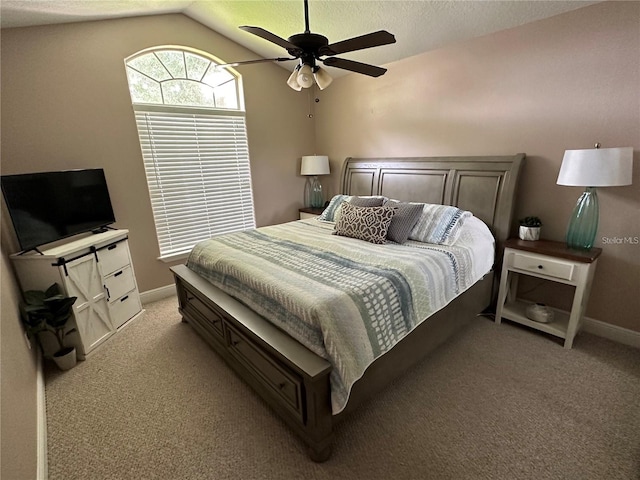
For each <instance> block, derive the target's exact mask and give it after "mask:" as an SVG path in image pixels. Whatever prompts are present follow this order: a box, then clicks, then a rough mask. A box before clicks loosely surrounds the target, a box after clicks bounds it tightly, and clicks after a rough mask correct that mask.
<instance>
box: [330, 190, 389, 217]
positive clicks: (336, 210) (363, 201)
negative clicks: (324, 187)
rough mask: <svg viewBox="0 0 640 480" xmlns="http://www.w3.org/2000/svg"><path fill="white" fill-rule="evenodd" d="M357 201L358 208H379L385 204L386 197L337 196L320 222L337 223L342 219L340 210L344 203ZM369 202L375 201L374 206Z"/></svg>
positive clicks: (331, 201)
mask: <svg viewBox="0 0 640 480" xmlns="http://www.w3.org/2000/svg"><path fill="white" fill-rule="evenodd" d="M352 200H355V201H356V202H357V203H356V204H357V205H358V206H361V207H379V206H381V205H382V202H384V200H385V198H384V197H355V196H353V195H335V196H334V197H333V198H332V199H331V200H330V201H329V205H327V207H326V208H325V209H324V211H323V212H322V214H320V217H318V220H322V221H325V222H337V221H338V220H339V219H340V213H341V211H342V209H341V208H340V207H341V206H342V204H343V203H344V202H350V201H352ZM369 201H374V202H373V205H369V204H367V202H369Z"/></svg>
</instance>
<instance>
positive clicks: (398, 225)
mask: <svg viewBox="0 0 640 480" xmlns="http://www.w3.org/2000/svg"><path fill="white" fill-rule="evenodd" d="M384 205H385V207H392V208H395V209H396V213H395V215H394V216H393V218H392V219H391V224H390V225H389V230H388V231H387V238H388V239H389V240H391V241H393V242H396V243H404V242H406V241H407V239H408V238H409V233H411V230H412V229H413V227H415V225H416V223H417V222H418V220H419V219H420V215H421V214H422V208H423V206H424V204H422V203H406V202H398V201H396V200H389V201H388V202H385V204H384Z"/></svg>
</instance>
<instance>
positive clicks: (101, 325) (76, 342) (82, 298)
mask: <svg viewBox="0 0 640 480" xmlns="http://www.w3.org/2000/svg"><path fill="white" fill-rule="evenodd" d="M128 233H129V231H128V230H116V229H106V230H105V231H104V232H100V233H95V234H94V235H88V236H82V237H75V238H74V237H72V238H70V239H68V240H67V241H65V242H63V243H57V244H56V245H51V246H45V247H43V248H42V250H41V251H39V254H38V253H35V252H33V251H30V252H22V253H20V254H14V255H11V260H12V261H13V264H14V266H15V270H16V273H17V275H18V280H19V282H20V286H21V288H22V290H23V291H27V290H46V289H47V288H49V287H50V286H51V285H52V284H53V283H57V284H58V285H60V287H61V288H62V290H63V291H64V293H65V294H66V295H68V296H70V297H77V298H78V299H77V300H76V302H75V303H74V304H73V320H74V322H75V325H74V326H76V327H77V331H78V334H72V335H70V337H71V339H72V342H70V343H72V344H73V346H75V347H76V350H77V352H78V358H84V356H85V355H86V354H88V353H89V352H91V351H92V350H93V349H94V348H96V347H97V346H98V345H100V344H101V343H102V342H104V341H105V340H107V339H108V338H109V337H110V336H111V335H113V334H114V333H116V332H117V331H118V330H119V329H120V328H122V327H123V326H124V325H125V324H126V323H127V322H128V321H130V320H131V319H133V318H135V317H138V316H139V315H142V314H143V312H144V310H142V305H141V303H140V295H139V293H138V286H137V284H136V277H135V274H134V271H133V264H132V262H131V255H130V253H129V243H128ZM40 340H41V343H42V344H43V345H42V346H43V350H44V352H43V353H44V355H45V357H50V356H51V355H53V353H55V350H56V347H55V341H53V339H52V338H49V339H46V337H45V340H44V341H43V339H42V338H40ZM46 340H50V342H47V341H46ZM69 346H71V345H69Z"/></svg>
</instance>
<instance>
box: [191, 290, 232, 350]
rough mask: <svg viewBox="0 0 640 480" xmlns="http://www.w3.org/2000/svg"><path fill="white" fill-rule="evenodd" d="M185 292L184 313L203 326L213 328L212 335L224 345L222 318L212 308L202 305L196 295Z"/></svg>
mask: <svg viewBox="0 0 640 480" xmlns="http://www.w3.org/2000/svg"><path fill="white" fill-rule="evenodd" d="M185 290H186V295H185V305H184V309H185V311H186V312H187V313H188V314H190V315H192V316H196V317H197V320H198V321H200V323H203V326H207V325H208V326H210V327H213V329H212V333H214V334H216V336H217V337H218V338H217V339H218V341H220V342H223V343H224V333H223V329H222V316H221V315H220V314H218V312H217V311H216V310H215V309H214V308H212V307H210V306H209V305H207V304H206V303H204V302H203V301H202V300H201V299H200V298H199V297H198V296H197V295H196V294H194V293H192V292H191V291H190V290H188V289H185Z"/></svg>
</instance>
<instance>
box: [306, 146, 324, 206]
mask: <svg viewBox="0 0 640 480" xmlns="http://www.w3.org/2000/svg"><path fill="white" fill-rule="evenodd" d="M329 173H330V171H329V157H328V156H326V155H306V156H304V157H302V163H301V166H300V175H306V176H313V178H312V180H311V185H309V182H307V184H306V185H305V196H304V198H305V200H304V202H305V207H312V208H320V207H322V206H323V205H324V196H323V194H322V185H321V184H320V182H319V181H318V175H329Z"/></svg>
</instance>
